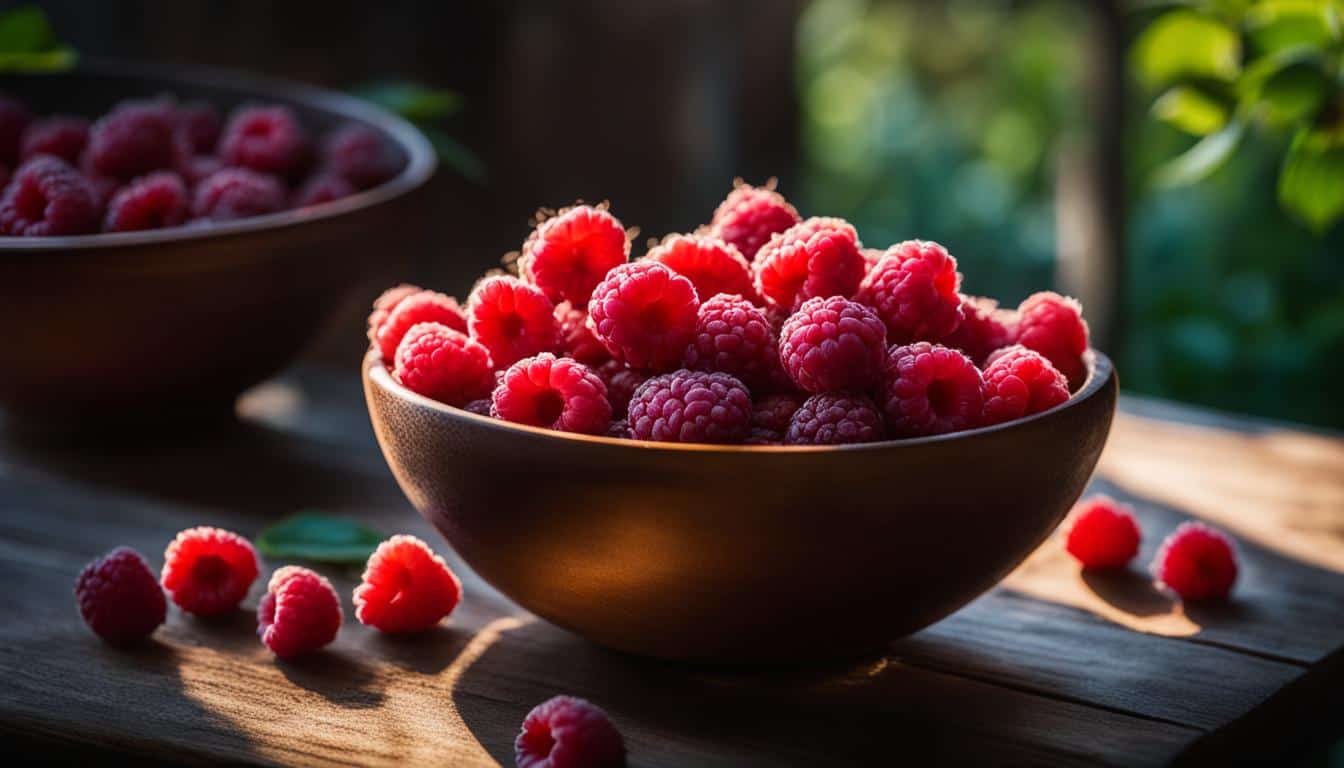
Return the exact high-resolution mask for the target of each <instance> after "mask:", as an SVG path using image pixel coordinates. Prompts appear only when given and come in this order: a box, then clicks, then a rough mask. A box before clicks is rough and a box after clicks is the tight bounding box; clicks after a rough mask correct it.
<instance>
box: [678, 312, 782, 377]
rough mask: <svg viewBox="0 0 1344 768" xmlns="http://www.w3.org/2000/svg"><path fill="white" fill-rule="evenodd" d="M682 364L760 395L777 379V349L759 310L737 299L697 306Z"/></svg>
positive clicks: (768, 326)
mask: <svg viewBox="0 0 1344 768" xmlns="http://www.w3.org/2000/svg"><path fill="white" fill-rule="evenodd" d="M682 363H683V364H684V365H685V366H686V367H687V368H689V369H691V370H693V371H719V372H721V373H727V374H730V375H733V376H736V377H737V378H739V379H741V380H742V383H744V384H746V385H747V386H748V387H750V388H752V389H754V390H758V391H763V390H764V389H765V388H766V387H767V386H768V385H769V384H771V383H772V382H775V381H777V380H778V378H779V375H780V370H781V369H780V364H779V345H778V343H777V342H776V341H775V334H774V332H773V330H772V329H771V328H770V320H769V318H767V317H766V315H765V312H764V311H762V310H761V308H760V307H757V306H755V305H753V304H752V303H751V302H750V301H747V300H746V299H744V298H742V297H741V296H736V295H729V294H719V295H717V296H715V297H714V298H712V299H710V300H709V301H706V302H704V303H703V304H701V305H700V309H699V311H698V313H697V316H696V325H695V335H694V336H693V337H691V343H690V344H689V345H687V347H686V354H685V355H683V356H682Z"/></svg>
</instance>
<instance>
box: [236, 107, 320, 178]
mask: <svg viewBox="0 0 1344 768" xmlns="http://www.w3.org/2000/svg"><path fill="white" fill-rule="evenodd" d="M219 156H220V158H221V159H223V160H224V163H225V164H226V165H232V166H237V167H240V168H250V169H252V170H254V171H260V172H262V173H271V174H275V175H276V176H282V177H283V176H289V175H291V174H293V173H294V172H295V171H298V170H299V169H301V168H302V167H303V165H304V164H305V162H306V161H307V159H308V136H307V134H306V133H304V131H303V128H302V127H301V126H300V125H299V121H298V120H296V119H295V118H294V113H292V112H290V111H289V108H288V107H242V108H240V109H238V110H236V111H234V113H233V114H232V115H231V116H230V117H229V124H228V125H226V126H225V127H224V135H223V136H221V137H220V139H219Z"/></svg>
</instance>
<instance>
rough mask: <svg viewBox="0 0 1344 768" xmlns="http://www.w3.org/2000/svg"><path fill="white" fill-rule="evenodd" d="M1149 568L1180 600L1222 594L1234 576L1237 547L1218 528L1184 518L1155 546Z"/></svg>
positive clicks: (1235, 575)
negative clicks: (1150, 567)
mask: <svg viewBox="0 0 1344 768" xmlns="http://www.w3.org/2000/svg"><path fill="white" fill-rule="evenodd" d="M1152 572H1153V578H1155V579H1157V581H1158V583H1160V584H1162V585H1163V586H1165V587H1167V588H1169V589H1170V590H1171V591H1173V592H1175V593H1176V594H1178V595H1180V596H1181V599H1183V600H1210V599H1216V598H1225V597H1227V596H1228V594H1230V593H1231V592H1232V585H1233V584H1234V583H1235V582H1236V580H1237V551H1236V548H1235V547H1234V546H1233V545H1232V540H1231V539H1230V538H1228V536H1227V534H1225V533H1223V532H1222V531H1220V530H1218V529H1217V528H1213V527H1210V526H1207V525H1205V524H1203V523H1198V522H1185V523H1181V525H1180V526H1179V527H1177V529H1176V530H1175V531H1174V532H1173V533H1172V534H1171V535H1170V536H1168V537H1167V538H1166V540H1165V541H1163V542H1162V546H1160V547H1158V550H1157V556H1156V557H1154V558H1153V566H1152Z"/></svg>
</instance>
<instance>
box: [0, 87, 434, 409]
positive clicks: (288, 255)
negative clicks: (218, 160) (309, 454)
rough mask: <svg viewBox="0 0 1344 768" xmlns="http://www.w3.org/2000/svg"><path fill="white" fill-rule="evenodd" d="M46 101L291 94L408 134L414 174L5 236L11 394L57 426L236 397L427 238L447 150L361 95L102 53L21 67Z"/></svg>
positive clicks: (1, 371)
mask: <svg viewBox="0 0 1344 768" xmlns="http://www.w3.org/2000/svg"><path fill="white" fill-rule="evenodd" d="M0 90H3V91H5V92H7V93H8V94H10V95H12V96H15V97H17V98H19V99H21V100H23V101H24V102H26V103H27V104H28V105H29V106H30V107H31V108H33V110H34V111H35V112H36V113H38V114H49V113H55V112H64V113H76V114H84V115H90V116H92V115H97V114H101V113H102V112H105V111H106V110H107V109H109V108H110V107H111V106H112V105H113V104H114V103H116V102H117V101H120V100H122V99H126V98H152V97H154V96H157V95H160V94H163V93H171V94H173V95H176V96H177V97H179V98H181V99H184V100H186V99H204V100H207V101H210V102H211V103H213V104H215V105H216V106H218V107H219V108H220V109H221V110H228V109H230V108H231V107H233V106H234V105H237V104H240V103H244V102H268V103H278V104H284V105H287V106H288V107H290V108H291V109H292V110H294V112H295V114H296V115H297V116H298V118H299V120H300V121H301V122H302V123H303V124H304V126H305V127H307V128H308V129H309V130H310V131H311V132H313V133H314V135H320V134H321V133H323V132H325V131H327V130H330V129H332V128H334V127H336V126H338V125H341V124H344V123H347V122H355V123H363V124H364V125H367V126H369V127H371V128H373V129H374V130H376V131H378V132H379V133H380V134H382V135H383V136H384V137H385V138H386V139H387V141H389V142H391V143H392V144H393V145H395V146H396V147H398V148H399V149H400V151H401V153H402V155H403V156H404V159H405V164H404V166H403V168H402V171H401V173H400V174H398V175H397V176H396V177H395V178H393V179H392V180H390V181H388V182H386V183H384V184H381V185H379V186H377V187H375V188H373V189H370V190H367V191H364V192H360V193H359V194H356V195H352V196H350V197H347V198H344V199H342V200H338V201H335V202H332V203H327V204H324V205H319V206H314V207H311V208H305V209H303V210H295V211H285V212H282V213H276V214H271V215H267V216H258V217H256V218H251V219H244V220H241V221H233V222H223V223H217V224H211V225H208V226H188V227H179V228H173V229H162V230H154V231H148V232H132V233H118V234H97V235H82V236H78V237H46V238H17V237H0V327H3V328H5V329H6V344H5V351H4V354H3V355H0V405H2V406H5V407H7V408H8V409H9V415H10V417H11V419H24V420H30V421H36V422H37V423H42V424H44V425H45V424H46V423H47V422H48V421H52V420H63V419H68V420H77V421H82V420H84V419H87V418H91V417H115V416H118V415H124V414H129V413H136V414H139V413H154V412H160V413H162V412H165V411H172V410H180V409H179V408H178V406H186V407H187V408H193V407H198V406H200V405H202V404H209V405H224V406H227V405H229V404H231V403H232V400H233V397H234V396H235V395H237V394H238V393H239V392H241V391H242V390H243V389H245V388H247V387H249V386H251V385H252V384H255V383H256V382H258V381H261V380H262V379H264V378H266V377H267V376H269V375H271V374H273V373H275V372H276V371H277V370H279V369H280V368H281V367H283V366H284V365H285V363H287V362H288V361H289V360H291V359H292V358H293V357H295V356H296V355H297V354H298V353H299V351H300V350H301V349H302V347H303V346H304V344H305V343H307V342H308V340H309V339H311V338H312V337H313V336H314V335H315V334H316V333H317V331H318V330H319V329H320V328H321V327H322V326H323V324H324V323H325V321H326V320H327V319H328V316H329V315H330V313H331V312H332V311H333V310H334V309H335V308H337V307H338V306H339V305H340V304H341V303H342V302H343V301H344V300H345V299H346V297H347V295H348V293H349V291H350V290H351V289H352V288H354V287H356V286H357V285H358V284H359V281H360V279H361V277H362V276H364V275H365V274H367V273H368V271H369V269H370V267H372V266H375V265H376V263H377V260H378V259H379V257H380V254H386V253H391V252H395V251H396V249H397V248H398V247H399V246H400V244H402V243H403V242H404V239H405V238H410V237H415V236H416V235H417V234H418V233H416V232H415V227H414V226H413V219H409V218H408V217H409V216H413V215H415V214H416V213H417V212H418V209H419V206H417V205H415V201H414V199H413V198H414V196H413V195H412V194H411V193H412V192H413V191H415V190H417V189H418V188H419V187H421V186H422V185H423V184H424V182H425V181H426V180H427V179H428V178H429V177H430V175H431V174H432V173H433V171H434V167H435V164H436V160H435V157H434V152H433V149H432V148H431V147H430V145H429V142H428V141H426V139H425V138H424V136H422V135H421V134H420V132H419V131H418V130H416V129H415V128H414V127H413V126H411V125H410V124H409V123H407V122H405V121H404V120H402V119H400V118H398V117H395V116H393V115H391V114H389V113H387V112H385V111H383V110H381V109H378V108H376V107H373V106H371V105H369V104H367V103H365V102H363V101H360V100H358V99H355V98H352V97H349V96H344V95H341V94H338V93H334V92H330V91H324V90H320V89H317V88H312V87H308V86H302V85H297V84H293V83H282V82H277V81H272V80H264V79H260V78H254V77H250V76H242V75H235V74H221V73H213V72H205V73H191V74H183V73H181V72H179V71H177V70H171V71H170V70H167V69H164V68H142V67H134V66H126V65H115V64H94V65H92V66H90V67H86V68H81V69H78V70H75V71H72V72H66V73H60V74H40V75H12V74H10V75H5V76H4V77H3V78H0Z"/></svg>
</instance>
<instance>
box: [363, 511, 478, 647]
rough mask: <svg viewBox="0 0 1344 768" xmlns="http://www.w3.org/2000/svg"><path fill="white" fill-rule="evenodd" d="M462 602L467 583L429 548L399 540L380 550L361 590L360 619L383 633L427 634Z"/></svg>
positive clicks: (414, 540) (415, 541) (405, 538)
mask: <svg viewBox="0 0 1344 768" xmlns="http://www.w3.org/2000/svg"><path fill="white" fill-rule="evenodd" d="M461 600H462V582H461V581H459V580H458V578H457V576H456V575H455V574H454V573H453V572H452V569H450V568H449V567H448V564H447V563H445V562H444V561H443V558H441V557H439V556H438V555H436V554H434V552H433V550H431V549H430V548H429V545H428V544H426V543H425V542H423V541H421V540H420V539H418V538H416V537H414V536H408V535H404V534H403V535H398V536H393V537H392V538H390V539H388V540H387V541H384V542H383V543H382V544H379V545H378V548H377V549H376V550H374V552H373V554H372V555H371V556H370V557H369V562H368V564H367V565H366V566H365V568H364V575H363V577H362V579H361V580H360V584H359V586H358V587H355V593H354V601H355V617H356V618H357V619H359V621H360V623H361V624H366V625H368V626H371V627H374V628H376V629H379V630H381V631H383V632H388V633H393V634H402V633H409V632H423V631H425V630H428V629H431V628H433V627H434V626H436V625H438V623H439V622H440V621H442V620H443V618H444V617H445V616H447V615H448V614H450V613H452V612H453V609H454V608H456V607H457V604H458V603H459V602H460V601H461Z"/></svg>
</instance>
